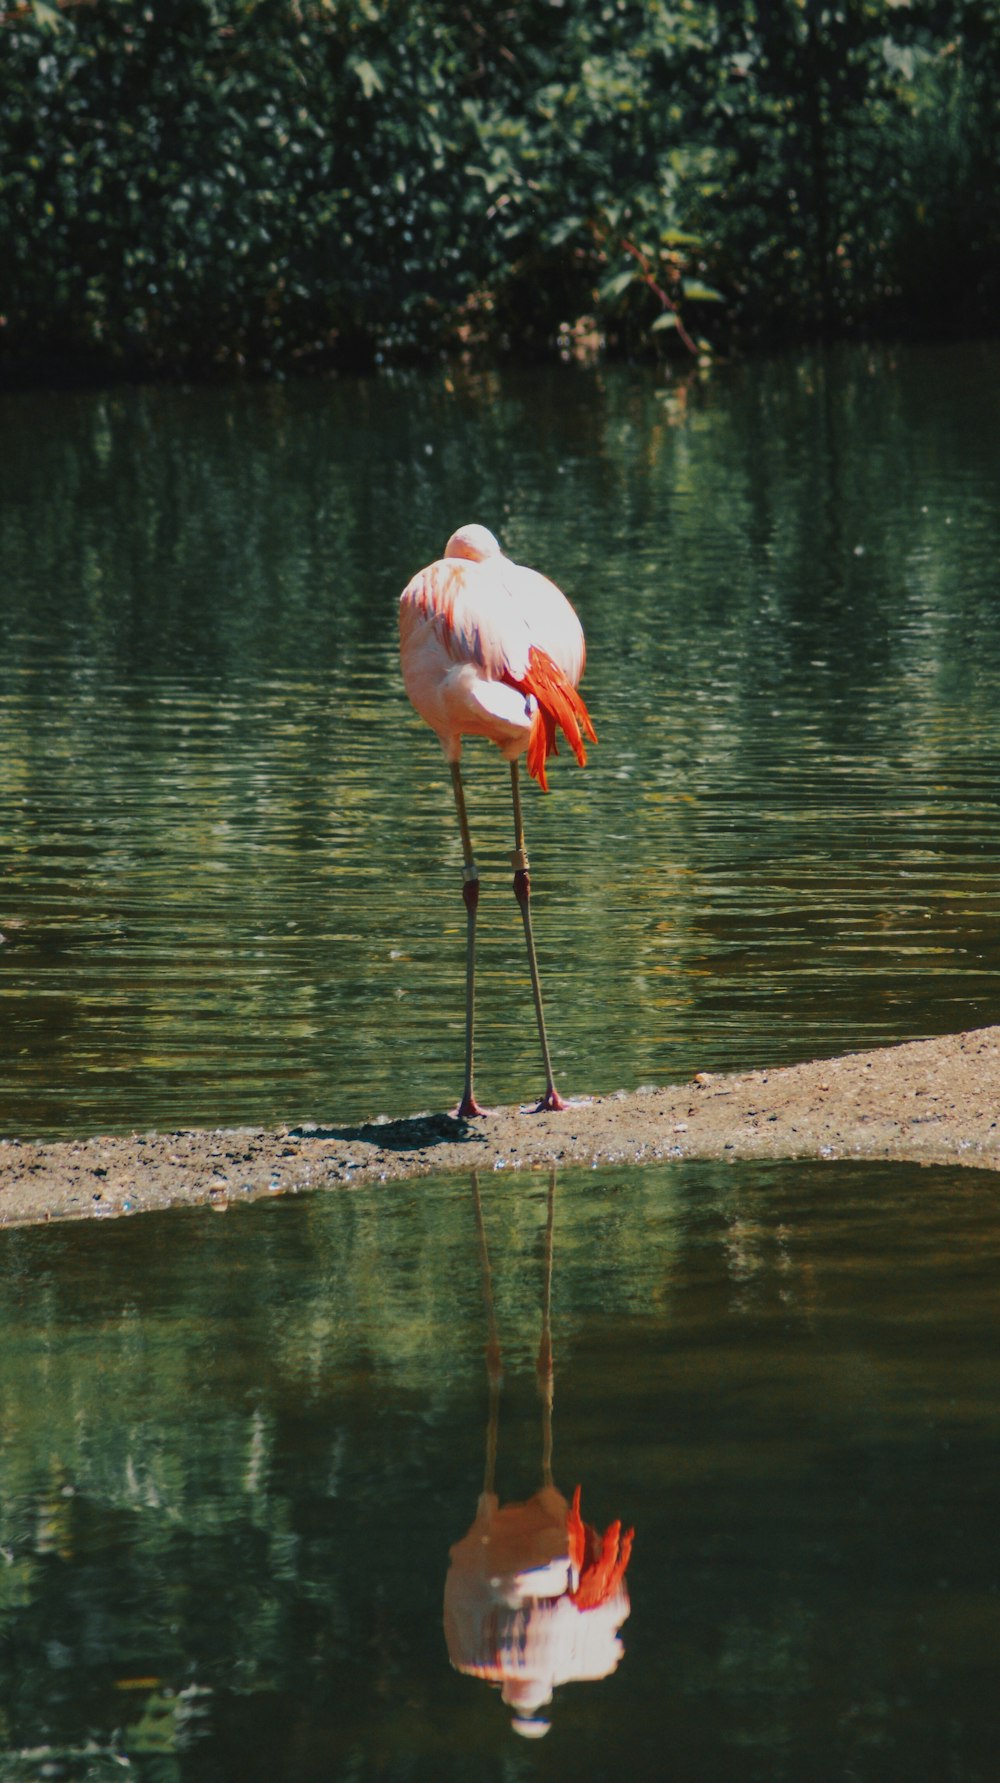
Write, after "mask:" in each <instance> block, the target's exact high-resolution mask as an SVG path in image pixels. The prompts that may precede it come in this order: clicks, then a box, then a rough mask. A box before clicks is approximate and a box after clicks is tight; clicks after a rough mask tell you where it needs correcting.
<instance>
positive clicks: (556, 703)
mask: <svg viewBox="0 0 1000 1783" xmlns="http://www.w3.org/2000/svg"><path fill="white" fill-rule="evenodd" d="M508 679H509V680H510V682H511V685H512V686H513V687H516V688H518V690H519V691H520V692H521V693H528V694H532V695H533V696H534V698H535V700H536V701H537V706H538V709H537V711H536V712H535V715H534V717H533V719H532V721H531V740H530V742H529V744H528V773H529V774H530V775H531V777H532V779H534V780H537V781H538V784H539V786H540V787H541V789H542V791H543V792H548V790H549V783H548V780H547V779H546V775H545V763H546V762H547V761H548V759H549V756H550V755H558V753H559V750H558V747H557V744H556V725H558V726H559V729H560V730H561V731H562V733H563V735H564V737H565V738H566V741H567V743H568V744H569V746H570V748H571V749H572V751H573V754H574V755H575V756H576V759H577V761H578V762H579V764H580V766H581V768H582V767H584V766H585V765H586V761H587V752H586V750H585V749H584V746H583V737H582V736H581V734H580V733H581V731H583V732H585V733H586V735H587V736H588V737H589V738H590V740H591V742H592V743H596V742H597V732H596V731H595V729H594V727H593V724H592V723H591V719H590V713H589V712H588V711H587V708H586V706H585V705H584V703H583V700H582V698H581V697H580V695H579V694H578V693H577V691H576V688H575V687H574V686H573V683H572V681H570V680H568V679H567V677H566V676H565V675H564V674H563V672H562V669H561V668H560V667H559V664H558V663H556V662H553V660H552V658H551V656H549V654H548V652H547V651H545V650H539V648H538V646H537V644H533V645H532V647H531V649H530V650H529V652H528V668H527V671H526V673H525V674H524V675H522V676H521V679H520V680H519V681H515V680H514V678H513V676H508Z"/></svg>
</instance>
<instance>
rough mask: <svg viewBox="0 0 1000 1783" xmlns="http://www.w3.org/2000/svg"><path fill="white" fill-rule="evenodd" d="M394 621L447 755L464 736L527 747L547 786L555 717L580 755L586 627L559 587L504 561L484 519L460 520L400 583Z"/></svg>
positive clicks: (425, 713) (412, 687)
mask: <svg viewBox="0 0 1000 1783" xmlns="http://www.w3.org/2000/svg"><path fill="white" fill-rule="evenodd" d="M399 630H400V657H401V661H402V665H403V680H404V682H405V684H406V691H407V693H408V694H409V696H410V698H411V700H412V701H413V704H414V705H415V706H416V708H417V711H418V712H419V713H420V716H421V718H423V719H424V720H425V721H426V722H427V723H428V724H429V725H430V727H431V729H432V730H433V731H436V732H437V734H438V736H439V737H440V739H441V744H442V747H443V749H444V752H445V755H446V756H447V758H448V760H449V761H457V760H458V758H459V755H460V753H461V747H462V744H461V739H462V737H463V736H466V737H489V738H490V739H491V741H492V742H494V743H496V744H497V745H498V746H499V748H500V751H501V753H502V754H503V755H504V756H505V757H506V759H507V760H508V761H514V760H516V758H517V757H518V756H519V755H523V754H524V751H525V750H527V751H528V772H529V774H531V775H533V777H534V778H535V779H536V780H537V781H538V782H539V784H540V785H541V786H542V787H543V788H544V789H545V790H546V791H547V790H548V783H547V780H546V776H545V762H546V760H547V758H548V757H549V756H550V755H554V754H555V752H556V750H555V730H556V725H559V727H560V729H561V730H562V731H563V732H564V733H565V735H566V737H567V740H568V741H569V743H570V746H571V747H572V749H573V752H574V754H575V755H576V758H577V760H578V761H579V762H580V763H581V764H582V763H583V762H584V761H586V755H585V754H584V749H583V740H582V737H581V734H580V733H581V731H583V732H585V733H586V735H587V736H589V737H590V738H591V739H592V740H593V741H595V742H596V740H597V739H596V736H595V734H594V728H593V725H592V724H591V722H590V717H589V715H588V713H587V708H586V706H585V705H584V703H583V701H582V699H581V698H580V696H579V694H578V693H577V691H576V686H577V682H578V681H579V680H580V677H581V675H582V674H583V665H584V661H585V659H586V651H585V649H584V642H583V627H582V626H581V624H580V621H579V619H578V618H577V616H576V614H575V613H574V611H573V609H572V607H571V606H570V604H569V601H568V600H567V599H566V596H565V595H564V594H563V593H562V591H561V589H558V588H557V587H556V585H555V583H554V582H550V581H549V579H548V577H547V576H542V575H539V573H538V571H537V570H529V569H525V567H524V566H523V565H522V564H519V563H511V561H510V558H509V557H505V556H504V555H503V553H502V551H501V550H500V547H499V545H498V544H497V541H496V539H495V538H494V537H493V534H492V533H491V532H487V530H486V528H485V526H463V527H461V528H460V529H459V531H458V532H456V533H453V534H452V536H451V538H450V539H449V540H448V543H447V545H446V546H445V554H444V556H443V557H442V558H439V559H438V561H437V562H436V563H432V564H429V565H428V567H427V569H425V570H420V571H419V573H418V574H417V575H416V576H414V577H413V580H412V581H411V582H409V583H408V584H407V586H406V587H405V588H404V590H403V593H402V596H401V599H400V606H399Z"/></svg>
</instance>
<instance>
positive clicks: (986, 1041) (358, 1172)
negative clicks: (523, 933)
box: [0, 1027, 1000, 1225]
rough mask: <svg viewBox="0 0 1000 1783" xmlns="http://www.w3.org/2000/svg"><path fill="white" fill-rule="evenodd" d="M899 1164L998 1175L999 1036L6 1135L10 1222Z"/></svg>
mask: <svg viewBox="0 0 1000 1783" xmlns="http://www.w3.org/2000/svg"><path fill="white" fill-rule="evenodd" d="M793 1157H800V1158H804V1157H813V1158H814V1157H821V1158H899V1159H910V1160H914V1161H917V1162H921V1163H928V1164H943V1163H959V1164H974V1165H980V1166H984V1167H987V1168H994V1169H995V1168H1000V1027H993V1028H980V1029H977V1030H974V1031H973V1032H970V1033H967V1034H954V1035H948V1036H946V1037H944V1038H942V1039H936V1040H922V1041H915V1042H913V1043H911V1044H909V1045H905V1046H894V1047H885V1048H880V1049H879V1050H878V1051H875V1052H865V1053H849V1054H847V1055H846V1056H845V1057H843V1058H837V1059H824V1060H819V1061H814V1062H812V1063H810V1064H805V1065H792V1066H785V1067H782V1068H781V1069H779V1070H775V1071H751V1072H744V1073H741V1074H739V1075H734V1076H721V1075H719V1076H717V1075H710V1074H699V1076H698V1077H697V1078H695V1079H694V1080H693V1081H692V1082H689V1083H684V1084H671V1085H667V1086H665V1087H664V1088H662V1089H643V1090H638V1091H636V1092H634V1093H632V1094H626V1093H624V1092H620V1093H618V1094H617V1095H613V1096H598V1097H593V1098H588V1099H581V1100H580V1101H579V1102H574V1103H573V1105H572V1107H570V1108H569V1109H567V1110H565V1111H564V1112H563V1113H561V1114H533V1113H531V1112H529V1110H528V1109H526V1108H503V1109H498V1110H497V1111H496V1112H495V1113H493V1114H491V1115H490V1117H489V1118H488V1119H486V1120H482V1121H479V1120H477V1121H458V1120H456V1119H454V1118H453V1117H452V1116H451V1115H444V1114H442V1115H418V1116H414V1117H412V1118H410V1119H404V1120H396V1121H377V1122H372V1123H370V1124H368V1125H362V1126H353V1125H343V1126H340V1125H336V1126H335V1125H331V1126H328V1127H286V1128H278V1129H275V1130H268V1129H263V1128H237V1129H219V1130H217V1131H191V1132H178V1133H144V1134H130V1135H127V1136H125V1137H114V1136H112V1137H99V1138H93V1139H83V1140H78V1141H60V1142H58V1143H53V1144H41V1143H36V1142H30V1141H20V1140H16V1139H12V1140H2V1141H0V1225H24V1224H27V1223H32V1222H35V1221H42V1220H49V1219H93V1218H110V1217H114V1216H115V1215H119V1214H130V1213H139V1212H145V1211H149V1210H153V1209H159V1208H166V1207H177V1206H192V1205H198V1204H202V1203H206V1202H207V1203H211V1204H213V1205H216V1206H220V1207H221V1206H226V1205H228V1204H229V1203H230V1202H232V1201H236V1200H239V1201H247V1200H252V1199H254V1198H256V1197H259V1196H264V1195H273V1194H278V1193H285V1194H295V1193H300V1192H302V1191H303V1190H305V1189H321V1188H337V1187H347V1186H350V1187H354V1186H356V1185H358V1184H359V1183H380V1182H398V1181H401V1180H403V1179H405V1178H407V1177H416V1176H423V1175H428V1174H430V1173H432V1172H433V1173H435V1174H437V1173H439V1172H444V1171H467V1170H471V1169H474V1168H477V1169H479V1170H482V1171H484V1172H490V1171H493V1170H500V1169H504V1170H519V1169H521V1170H527V1169H538V1168H542V1167H544V1166H546V1165H551V1164H557V1165H565V1164H591V1163H600V1164H621V1163H642V1162H649V1161H651V1160H654V1159H661V1158H677V1159H679V1158H793Z"/></svg>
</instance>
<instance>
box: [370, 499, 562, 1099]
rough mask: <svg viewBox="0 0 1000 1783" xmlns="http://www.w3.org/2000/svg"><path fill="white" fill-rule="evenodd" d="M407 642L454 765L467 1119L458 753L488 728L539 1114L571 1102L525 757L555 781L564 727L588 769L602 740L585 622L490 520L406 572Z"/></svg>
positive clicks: (471, 887) (430, 717) (469, 907)
mask: <svg viewBox="0 0 1000 1783" xmlns="http://www.w3.org/2000/svg"><path fill="white" fill-rule="evenodd" d="M399 634H400V638H399V650H400V662H401V664H402V670H403V681H404V684H405V687H406V691H407V693H408V694H409V696H410V699H411V701H412V703H413V705H414V706H415V707H416V710H417V711H418V712H419V714H420V716H421V718H423V719H424V720H425V722H426V723H427V724H429V725H430V727H431V730H433V731H435V732H436V733H437V736H438V738H439V740H440V743H441V747H442V748H443V750H444V753H445V757H446V759H447V761H448V764H449V766H450V769H451V782H452V788H453V791H454V794H455V808H456V811H457V813H458V827H459V830H460V832H461V837H462V857H463V863H464V864H463V868H462V893H463V897H464V900H465V908H466V917H467V925H466V957H465V1088H464V1090H463V1092H462V1100H461V1101H460V1103H459V1105H458V1114H459V1116H460V1117H462V1118H468V1117H469V1116H471V1115H481V1114H484V1113H485V1112H486V1111H485V1109H483V1108H480V1106H479V1104H478V1102H477V1101H476V1098H475V1093H474V1090H473V1065H474V1056H473V1055H474V1026H475V989H476V911H477V908H478V904H479V869H478V867H477V866H476V861H475V856H474V854H473V851H472V840H471V837H470V834H469V819H468V814H467V812H466V806H465V793H464V790H463V787H462V776H461V771H460V766H459V758H460V756H461V752H462V738H463V737H489V738H490V740H491V741H492V742H494V743H495V744H496V745H497V747H498V749H499V750H500V753H501V755H502V756H503V757H504V758H505V760H506V761H508V762H509V763H510V784H511V796H512V799H513V803H514V851H513V853H512V855H511V865H512V867H513V869H514V896H515V898H516V899H517V902H518V904H519V906H520V909H521V916H522V918H523V921H524V938H525V942H526V944H527V950H528V969H529V972H530V974H531V990H532V995H533V997H534V1003H535V1016H536V1019H537V1022H538V1037H539V1040H540V1041H541V1047H542V1061H543V1064H544V1066H545V1093H544V1095H543V1096H542V1098H541V1101H540V1102H539V1103H538V1107H537V1109H536V1112H540V1111H541V1110H543V1109H559V1108H565V1107H566V1106H567V1104H566V1103H565V1102H564V1101H563V1098H562V1097H561V1096H560V1094H559V1092H558V1090H557V1089H556V1086H555V1080H554V1078H553V1075H552V1061H551V1058H550V1056H549V1044H548V1040H547V1038H546V1034H545V1016H544V1013H543V1009H542V990H541V982H540V979H539V976H538V961H537V958H536V955H535V944H534V940H533V938H532V932H531V904H530V900H531V881H530V878H529V866H528V856H527V852H526V850H525V846H524V821H523V817H522V813H521V789H520V780H519V773H518V758H519V757H520V756H522V755H523V754H524V753H525V751H527V756H528V763H527V765H528V773H529V775H531V777H532V778H533V779H535V780H537V781H538V784H539V786H540V787H541V788H542V791H543V792H547V791H548V780H547V778H546V773H545V764H546V762H547V760H548V758H549V756H550V755H555V754H556V753H557V750H556V726H557V725H558V726H559V728H560V730H561V731H562V732H563V734H564V736H565V738H566V740H567V742H568V743H569V745H570V748H571V749H572V751H573V754H574V755H575V756H576V759H577V761H578V762H579V763H580V765H581V767H582V766H583V765H584V763H585V762H586V759H587V757H586V751H585V749H584V743H583V736H584V735H586V736H587V737H589V738H590V739H591V741H592V742H594V743H596V742H597V733H596V731H595V730H594V727H593V725H592V723H591V721H590V714H589V712H588V711H587V708H586V706H585V705H584V703H583V700H582V699H581V698H580V695H579V694H578V693H577V691H576V689H577V683H578V682H579V680H580V677H581V675H582V674H583V666H584V660H585V655H586V652H585V648H584V641H583V627H582V626H581V624H580V621H579V619H578V618H577V616H576V614H575V613H574V611H573V608H572V607H571V606H570V604H569V601H568V600H567V599H566V596H565V595H564V594H563V593H562V590H561V589H559V588H557V587H556V585H555V583H554V582H550V581H549V580H548V577H546V576H543V575H541V574H540V573H539V572H538V571H537V570H531V569H526V568H525V567H524V566H523V565H522V564H518V563H512V562H511V560H510V558H508V557H505V556H504V554H503V552H502V551H501V549H500V546H499V544H498V543H497V540H496V539H495V538H494V536H493V534H492V533H491V532H489V531H488V530H487V528H486V527H485V526H477V525H470V526H460V527H459V528H458V531H457V532H453V533H452V535H451V538H450V539H449V540H448V543H447V545H446V546H445V548H444V556H443V557H441V558H438V559H437V561H436V562H435V563H431V564H428V566H427V568H426V569H423V570H419V571H418V573H417V574H416V575H415V576H414V577H413V578H412V580H411V581H409V582H408V583H407V585H406V587H405V588H404V589H403V592H402V594H401V596H400V601H399Z"/></svg>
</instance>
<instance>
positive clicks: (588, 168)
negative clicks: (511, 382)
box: [0, 0, 1000, 372]
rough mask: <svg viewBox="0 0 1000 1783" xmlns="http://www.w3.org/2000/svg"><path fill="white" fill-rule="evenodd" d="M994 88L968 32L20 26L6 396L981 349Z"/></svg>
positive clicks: (366, 6) (995, 28)
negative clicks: (475, 365) (397, 366)
mask: <svg viewBox="0 0 1000 1783" xmlns="http://www.w3.org/2000/svg"><path fill="white" fill-rule="evenodd" d="M998 68H1000V6H998V4H997V0H913V3H912V4H910V3H908V0H842V3H841V4H840V5H838V6H832V5H820V4H818V3H816V0H728V3H725V4H723V3H717V4H716V3H712V0H676V4H666V3H665V0H606V3H605V4H600V5H598V4H595V0H477V3H476V5H475V6H472V5H468V6H466V5H459V4H456V3H455V0H387V3H384V4H379V3H376V0H149V4H147V5H145V6H139V5H135V4H131V3H124V0H94V3H93V4H75V3H73V0H65V4H63V5H61V6H57V5H54V4H46V5H43V4H41V3H40V0H35V3H33V4H27V3H25V0H21V3H20V4H14V5H7V6H6V8H4V9H0V243H2V245H3V252H2V255H0V268H2V270H0V317H2V319H3V326H2V330H0V339H2V341H3V343H4V345H3V349H2V351H3V363H5V365H6V367H7V369H8V370H11V369H14V368H18V367H25V366H28V365H32V366H34V367H35V368H37V367H38V366H39V365H41V366H42V367H48V368H49V369H51V370H57V369H63V370H66V369H68V368H74V369H78V368H80V367H89V368H92V369H93V370H95V371H99V372H104V371H107V370H108V369H112V368H122V369H125V370H127V371H143V372H148V371H151V370H157V369H159V370H162V371H165V372H171V371H176V370H180V369H182V368H184V369H186V370H192V369H205V368H208V367H211V366H216V365H220V364H222V365H226V364H246V365H249V366H252V367H255V368H259V369H262V370H274V369H277V368H279V367H284V368H290V367H294V366H296V365H298V366H311V365H315V364H323V363H332V364H339V365H349V366H352V367H355V368H360V367H364V366H365V365H369V364H373V363H376V362H377V360H378V359H379V358H380V357H382V358H387V359H394V360H399V359H403V358H415V357H420V356H425V355H427V354H429V353H433V352H437V351H440V350H449V349H455V348H466V349H481V350H484V351H486V352H488V353H489V354H491V355H495V354H497V353H498V352H513V353H516V354H518V355H521V356H524V355H538V356H544V355H546V354H552V353H554V352H556V351H562V352H563V353H564V354H565V355H568V354H570V353H585V352H588V351H593V350H597V349H598V348H599V346H600V345H601V343H602V342H603V343H606V345H607V346H608V348H609V349H610V350H614V351H619V352H622V351H625V352H630V353H636V352H643V351H645V352H652V351H654V350H656V351H659V350H662V349H663V348H664V347H672V348H673V349H674V350H676V351H678V352H680V353H682V354H686V353H689V352H692V351H694V350H696V348H697V345H698V342H699V340H700V338H701V337H702V336H703V335H708V336H709V337H710V338H711V339H712V340H713V342H715V343H729V342H731V341H733V340H746V339H749V338H765V339H773V338H775V337H780V338H782V339H787V338H789V337H790V336H796V335H797V336H803V335H815V334H821V335H824V336H830V335H832V334H836V333H842V332H845V331H847V332H849V331H851V330H856V329H858V328H862V327H864V328H867V329H873V328H876V329H880V330H883V331H893V330H899V329H903V328H911V329H914V328H915V329H920V330H922V331H925V332H926V331H935V332H942V331H943V332H948V331H951V330H954V329H957V328H960V327H981V326H983V325H991V324H992V320H993V317H994V314H995V310H996V305H997V298H998V287H1000V277H998V272H1000V198H998V190H1000V187H998V181H997V171H998V168H997V162H998V155H997V85H998V74H997V70H998ZM720 299H721V301H720Z"/></svg>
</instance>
